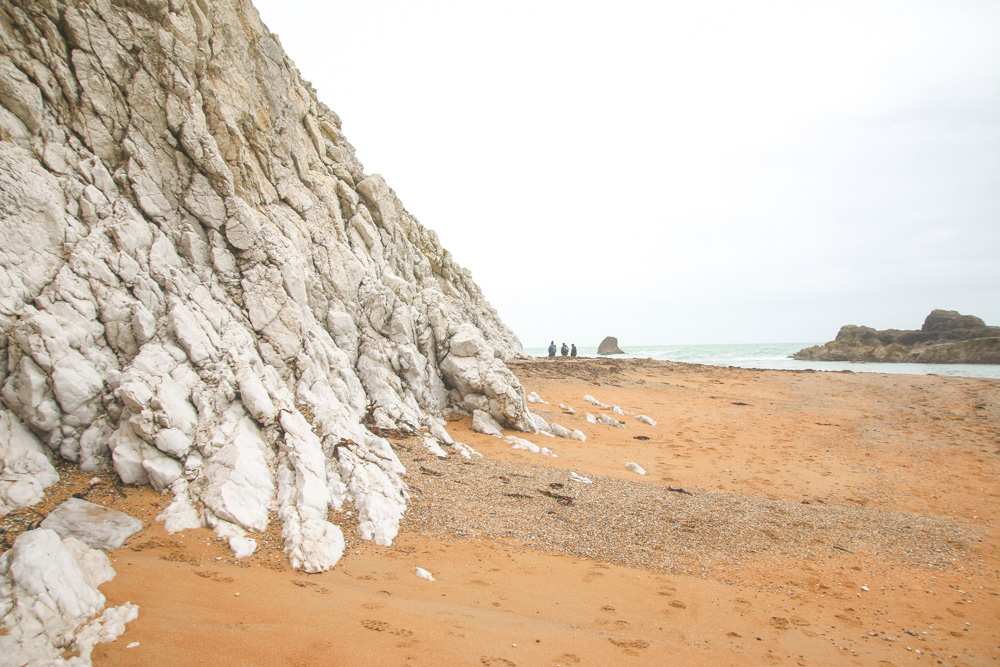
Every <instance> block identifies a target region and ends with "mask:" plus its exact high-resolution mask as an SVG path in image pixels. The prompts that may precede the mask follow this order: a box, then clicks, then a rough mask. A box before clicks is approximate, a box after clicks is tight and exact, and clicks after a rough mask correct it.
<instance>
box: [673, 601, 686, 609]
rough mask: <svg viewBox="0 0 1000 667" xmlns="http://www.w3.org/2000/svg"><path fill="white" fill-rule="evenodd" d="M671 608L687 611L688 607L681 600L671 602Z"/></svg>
mask: <svg viewBox="0 0 1000 667" xmlns="http://www.w3.org/2000/svg"><path fill="white" fill-rule="evenodd" d="M670 606H671V607H674V608H676V609H687V605H686V604H684V603H683V602H681V601H680V600H671V602H670Z"/></svg>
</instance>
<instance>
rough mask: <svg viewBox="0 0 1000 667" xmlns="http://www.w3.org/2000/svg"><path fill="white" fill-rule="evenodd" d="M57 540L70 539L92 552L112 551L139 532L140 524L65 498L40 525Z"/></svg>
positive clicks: (94, 505)
mask: <svg viewBox="0 0 1000 667" xmlns="http://www.w3.org/2000/svg"><path fill="white" fill-rule="evenodd" d="M41 527H42V528H47V529H49V530H52V531H55V532H56V533H58V534H59V536H60V537H62V538H66V537H73V538H76V539H78V540H80V541H81V542H83V543H84V544H86V545H87V546H88V547H90V548H92V549H100V550H102V551H114V550H115V549H117V548H119V547H120V546H121V545H122V544H124V543H125V540H127V539H128V538H130V537H132V536H133V535H135V534H136V533H138V532H139V531H140V530H142V521H139V520H138V519H136V518H134V517H131V516H129V515H128V514H125V513H124V512H118V511H116V510H113V509H108V508H107V507H101V506H100V505H96V504H94V503H92V502H90V501H88V500H83V499H82V498H69V499H68V500H66V501H64V502H63V503H62V504H61V505H59V507H57V508H55V509H54V510H52V511H51V512H50V513H49V515H48V516H47V517H45V520H44V521H42V523H41Z"/></svg>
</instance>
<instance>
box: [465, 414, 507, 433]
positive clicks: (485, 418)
mask: <svg viewBox="0 0 1000 667" xmlns="http://www.w3.org/2000/svg"><path fill="white" fill-rule="evenodd" d="M472 430H473V431H476V432H477V433H485V434H486V435H492V436H494V437H496V438H502V437H503V433H501V432H500V424H498V423H497V422H496V420H495V419H493V417H491V416H490V415H489V414H488V413H486V412H483V411H482V410H476V411H475V412H473V413H472Z"/></svg>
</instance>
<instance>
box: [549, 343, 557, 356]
mask: <svg viewBox="0 0 1000 667" xmlns="http://www.w3.org/2000/svg"><path fill="white" fill-rule="evenodd" d="M549 356H550V357H554V356H556V342H555V341H552V342H551V343H549Z"/></svg>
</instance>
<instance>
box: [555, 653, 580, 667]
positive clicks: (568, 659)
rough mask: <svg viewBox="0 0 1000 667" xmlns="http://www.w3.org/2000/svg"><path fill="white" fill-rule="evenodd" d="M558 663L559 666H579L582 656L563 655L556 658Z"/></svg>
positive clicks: (573, 654)
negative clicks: (564, 664) (565, 664)
mask: <svg viewBox="0 0 1000 667" xmlns="http://www.w3.org/2000/svg"><path fill="white" fill-rule="evenodd" d="M556 662H558V663H559V664H563V663H567V664H570V665H578V664H580V656H578V655H576V654H575V653H563V654H562V655H561V656H559V657H558V658H556Z"/></svg>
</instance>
